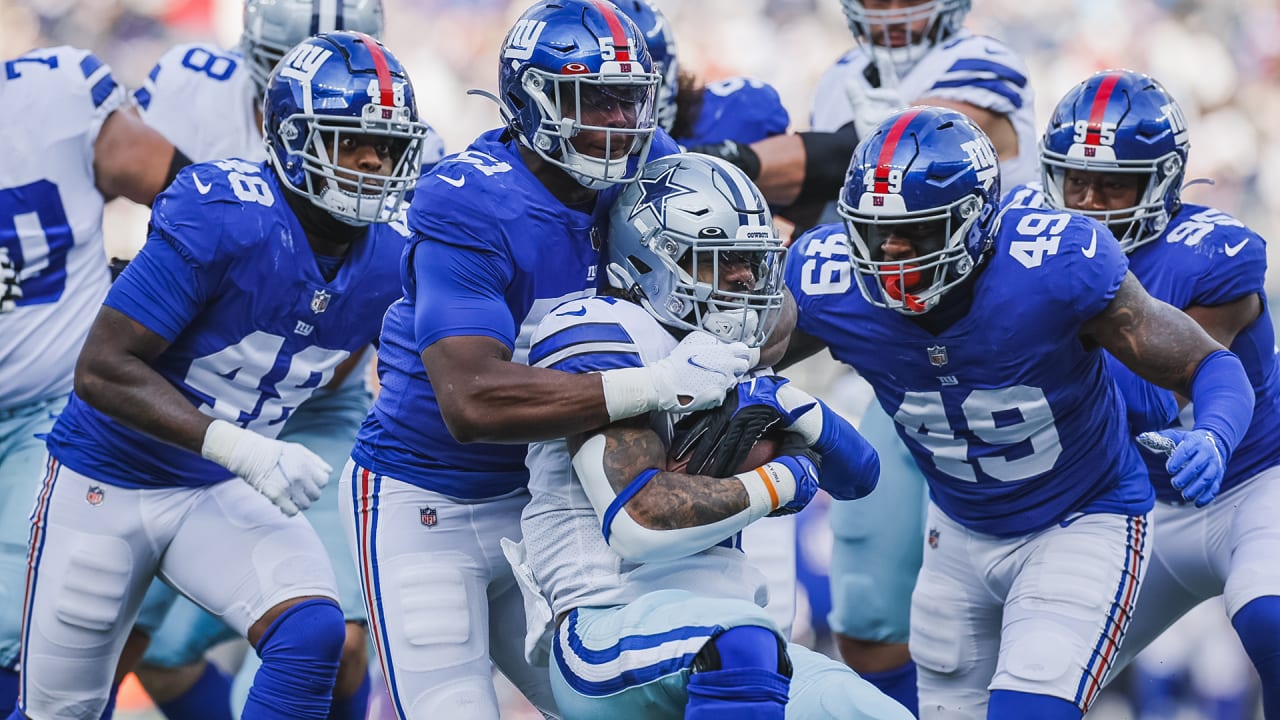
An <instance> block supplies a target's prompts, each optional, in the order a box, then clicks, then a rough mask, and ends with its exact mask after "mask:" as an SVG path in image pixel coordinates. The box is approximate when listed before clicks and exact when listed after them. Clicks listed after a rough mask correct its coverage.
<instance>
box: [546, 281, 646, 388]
mask: <svg viewBox="0 0 1280 720" xmlns="http://www.w3.org/2000/svg"><path fill="white" fill-rule="evenodd" d="M617 302H618V301H616V300H615V299H613V298H588V299H585V300H571V301H569V302H566V303H564V304H562V305H560V306H558V307H556V308H555V309H553V310H552V311H551V312H549V313H547V315H546V317H544V318H543V319H542V322H540V323H539V324H538V328H537V330H535V331H534V334H533V341H532V344H531V346H530V350H529V364H530V365H532V366H534V367H542V368H550V369H552V370H561V371H564V372H571V373H589V372H599V371H603V370H613V369H616V368H628V367H641V366H642V365H643V360H642V358H641V354H640V346H639V344H638V343H637V342H636V340H635V339H633V337H632V334H631V333H630V332H628V330H627V328H626V326H625V324H624V322H623V320H622V318H621V317H620V316H619V314H618V313H616V312H614V309H615V308H616V307H617Z"/></svg>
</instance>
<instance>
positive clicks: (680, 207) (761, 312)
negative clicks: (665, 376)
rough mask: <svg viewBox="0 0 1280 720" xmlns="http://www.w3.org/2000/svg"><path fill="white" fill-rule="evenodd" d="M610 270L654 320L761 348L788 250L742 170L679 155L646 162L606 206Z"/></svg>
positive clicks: (773, 319)
mask: <svg viewBox="0 0 1280 720" xmlns="http://www.w3.org/2000/svg"><path fill="white" fill-rule="evenodd" d="M605 244H606V246H607V247H608V251H609V265H608V267H607V273H608V276H609V282H610V284H612V285H613V287H615V288H618V289H620V290H622V291H623V292H624V293H626V295H627V297H629V298H631V299H632V300H635V301H636V302H637V303H639V304H640V305H641V306H642V307H643V308H644V309H645V310H647V311H648V312H649V314H650V315H652V316H653V317H654V318H655V319H656V320H658V322H661V323H662V324H664V325H666V326H668V327H671V328H675V329H676V330H682V331H687V330H695V329H702V330H706V331H708V332H711V333H712V334H714V335H717V336H719V337H720V338H722V339H725V340H728V341H731V342H733V341H741V342H744V343H746V344H747V345H749V346H751V347H758V346H759V345H762V344H764V342H765V340H767V339H768V337H769V333H770V332H771V331H772V330H773V327H774V325H775V324H776V323H777V320H778V312H779V310H780V309H781V308H782V302H783V281H782V267H783V259H784V257H785V253H786V249H785V248H783V247H782V240H781V238H779V237H778V233H777V231H776V230H775V229H774V227H773V216H772V215H771V214H770V212H769V204H768V203H767V202H765V199H764V197H763V196H762V195H761V194H760V191H759V190H757V189H756V187H755V185H753V184H752V183H751V180H750V179H748V178H747V176H746V174H745V173H743V172H742V171H741V170H739V169H738V168H736V167H734V166H733V165H730V164H729V163H727V162H725V161H723V160H720V159H718V158H713V157H710V156H707V155H699V154H697V153H682V154H679V155H670V156H668V157H664V158H659V159H657V160H654V161H652V162H650V163H648V164H647V165H645V166H644V168H643V169H642V171H641V173H640V179H639V180H638V181H637V182H635V183H632V184H631V185H628V186H627V187H626V188H624V189H623V191H622V192H621V193H619V195H618V198H617V199H616V200H615V201H614V204H613V205H612V207H611V208H610V213H609V233H608V238H607V241H606V243H605Z"/></svg>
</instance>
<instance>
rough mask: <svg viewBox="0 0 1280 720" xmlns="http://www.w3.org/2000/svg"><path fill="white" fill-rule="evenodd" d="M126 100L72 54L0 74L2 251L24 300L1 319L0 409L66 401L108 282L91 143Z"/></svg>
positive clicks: (101, 67) (17, 62)
mask: <svg viewBox="0 0 1280 720" xmlns="http://www.w3.org/2000/svg"><path fill="white" fill-rule="evenodd" d="M127 99H128V96H127V95H126V94H125V92H124V89H123V88H122V87H121V86H119V85H118V84H117V83H116V81H115V79H114V78H113V77H112V76H111V68H110V67H109V66H107V65H106V64H104V63H103V62H102V61H101V60H99V59H98V58H97V57H95V56H94V55H93V54H92V53H89V52H88V51H85V50H79V49H76V48H70V47H56V48H46V49H41V50H34V51H32V52H29V53H27V54H26V55H23V56H21V57H19V58H16V59H14V60H10V61H8V62H6V63H4V72H3V73H0V107H4V108H8V109H9V110H10V112H6V113H5V114H4V116H3V118H4V119H0V157H3V158H4V160H3V162H0V247H4V248H7V249H8V251H9V257H10V258H11V259H12V260H13V261H14V262H15V264H16V265H17V268H18V278H19V280H20V281H21V283H22V292H23V297H22V299H21V300H19V301H18V307H17V309H16V310H14V311H13V312H11V313H6V314H4V315H0V338H3V340H0V409H5V408H12V407H16V406H19V405H25V404H28V403H31V402H35V401H38V400H45V399H49V398H53V397H57V396H60V395H66V394H67V393H69V392H71V379H72V373H73V371H74V368H75V362H76V357H77V356H79V354H80V346H81V345H82V344H83V343H84V339H85V336H87V335H88V333H89V326H90V325H91V324H92V323H93V319H94V317H95V316H96V315H97V314H98V307H99V306H100V305H101V304H102V299H103V298H104V297H106V295H107V286H108V285H109V284H110V282H111V277H110V273H109V272H108V271H107V258H106V254H105V252H104V250H103V246H102V207H103V202H104V201H103V198H102V193H100V192H99V191H98V188H97V185H96V182H95V179H94V174H93V152H94V147H93V146H94V143H95V142H96V141H97V139H98V131H99V130H101V129H102V124H103V122H105V121H106V119H107V117H108V116H110V115H111V113H113V112H115V111H116V110H117V109H118V108H120V107H122V106H123V105H124V104H125V103H126V102H127Z"/></svg>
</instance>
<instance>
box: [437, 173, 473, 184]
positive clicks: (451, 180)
mask: <svg viewBox="0 0 1280 720" xmlns="http://www.w3.org/2000/svg"><path fill="white" fill-rule="evenodd" d="M438 177H439V178H440V179H441V180H443V181H445V182H447V183H449V184H450V185H452V186H454V187H462V186H463V185H466V184H467V178H466V176H463V177H460V178H451V177H449V176H448V175H440V176H438Z"/></svg>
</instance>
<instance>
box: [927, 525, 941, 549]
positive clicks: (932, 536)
mask: <svg viewBox="0 0 1280 720" xmlns="http://www.w3.org/2000/svg"><path fill="white" fill-rule="evenodd" d="M941 535H942V533H940V532H938V528H929V547H931V548H933V549H934V550H937V549H938V537H940V536H941Z"/></svg>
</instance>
